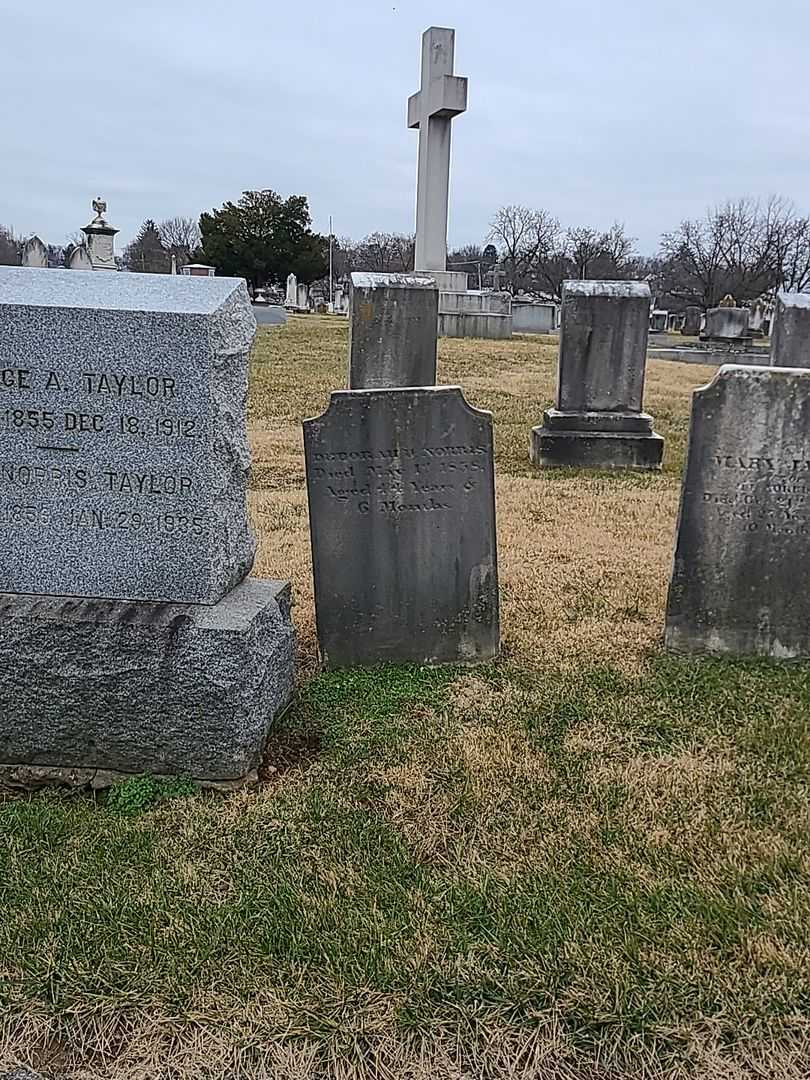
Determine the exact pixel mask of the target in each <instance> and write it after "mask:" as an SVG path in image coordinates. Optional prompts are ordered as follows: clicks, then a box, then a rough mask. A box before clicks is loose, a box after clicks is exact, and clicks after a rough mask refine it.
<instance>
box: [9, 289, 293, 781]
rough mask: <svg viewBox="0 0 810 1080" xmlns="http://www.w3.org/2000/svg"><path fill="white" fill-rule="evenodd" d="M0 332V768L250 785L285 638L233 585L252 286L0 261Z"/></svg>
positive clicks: (243, 549)
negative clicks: (247, 779) (0, 548)
mask: <svg viewBox="0 0 810 1080" xmlns="http://www.w3.org/2000/svg"><path fill="white" fill-rule="evenodd" d="M0 328H2V333H0V386H1V387H2V389H1V390H0V433H2V442H0V534H1V535H2V537H3V543H4V558H3V565H2V569H0V590H2V594H0V606H2V616H0V644H2V648H3V652H4V656H5V658H6V663H5V664H4V665H3V667H2V669H0V710H2V713H3V715H4V716H5V717H6V722H5V723H4V725H3V727H2V729H0V764H2V765H3V766H4V767H5V768H4V769H3V770H2V771H3V774H4V775H5V776H6V778H8V777H9V776H11V778H12V779H20V777H22V779H23V780H24V779H25V778H26V777H28V776H31V775H34V774H36V775H40V774H43V775H46V776H49V775H59V776H65V775H68V774H69V775H70V776H71V777H79V778H80V779H82V780H86V779H88V778H92V776H94V775H95V774H96V773H97V772H98V771H101V772H102V773H104V774H106V773H110V772H123V773H127V772H145V771H148V772H157V773H171V772H182V773H186V774H189V775H192V776H194V777H196V778H198V779H201V780H206V781H223V780H234V779H239V778H241V777H243V776H245V775H246V774H247V773H249V772H250V771H251V770H252V769H254V768H255V767H256V764H257V762H258V757H259V754H260V752H261V749H262V746H263V743H264V740H265V738H266V735H267V730H268V726H269V724H270V722H271V721H272V717H273V715H274V714H275V713H276V712H277V710H278V709H279V708H280V707H281V706H282V705H283V704H285V703H286V701H287V699H288V698H289V694H290V691H291V686H292V674H293V672H292V666H293V635H292V630H291V627H290V622H289V587H288V586H287V585H286V584H285V583H283V582H263V581H256V580H250V581H245V580H243V579H244V578H245V577H246V575H247V573H248V571H249V570H250V567H251V565H252V561H253V554H254V549H255V541H254V538H253V535H252V532H251V529H250V527H249V524H248V521H247V514H246V505H245V495H246V485H247V470H248V465H249V452H248V446H247V440H246V433H245V401H246V393H247V361H248V350H249V348H250V343H251V340H252V338H253V333H254V330H255V321H254V319H253V316H252V312H251V307H250V302H249V299H248V295H247V290H246V287H245V284H244V282H242V281H237V280H231V279H227V278H184V277H179V276H177V277H175V276H170V275H157V274H156V275H151V274H96V273H79V272H76V271H70V272H68V271H59V270H48V271H44V270H28V269H11V268H9V269H6V268H0ZM25 594H29V595H25ZM31 770H33V773H32V771H31Z"/></svg>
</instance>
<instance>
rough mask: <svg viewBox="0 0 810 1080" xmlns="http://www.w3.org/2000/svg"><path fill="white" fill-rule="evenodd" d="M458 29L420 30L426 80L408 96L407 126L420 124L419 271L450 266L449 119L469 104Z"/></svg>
mask: <svg viewBox="0 0 810 1080" xmlns="http://www.w3.org/2000/svg"><path fill="white" fill-rule="evenodd" d="M455 37H456V32H455V30H447V29H445V28H443V27H441V26H431V28H430V29H429V30H426V31H425V32H424V34H423V35H422V85H421V87H420V89H419V91H418V92H417V93H416V94H413V95H412V96H411V97H410V98H408V127H410V128H419V169H418V174H417V181H416V254H415V256H414V269H415V270H446V269H447V201H448V195H449V189H450V122H451V120H452V119H453V117H454V116H458V114H459V113H463V112H464V111H465V110H466V108H467V80H466V79H464V78H461V77H460V76H458V75H453V73H452V72H453V53H454V51H455Z"/></svg>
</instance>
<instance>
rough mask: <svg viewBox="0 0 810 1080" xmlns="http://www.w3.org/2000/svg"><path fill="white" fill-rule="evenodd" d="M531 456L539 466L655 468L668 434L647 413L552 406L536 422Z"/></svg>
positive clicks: (546, 467) (533, 430) (551, 467)
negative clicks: (654, 426)
mask: <svg viewBox="0 0 810 1080" xmlns="http://www.w3.org/2000/svg"><path fill="white" fill-rule="evenodd" d="M530 453H531V459H532V461H533V462H534V464H535V465H539V466H540V467H541V468H545V469H554V468H580V469H631V470H640V471H651V470H652V471H657V470H659V469H660V468H661V461H662V458H663V455H664V440H663V438H662V437H661V436H660V435H658V434H657V433H656V432H654V431H653V429H652V417H651V416H650V415H649V414H648V413H641V412H639V413H635V412H627V413H619V412H612V413H610V412H565V411H561V410H559V409H548V410H547V411H546V412H545V413H544V414H543V425H542V427H536V428H532V441H531V450H530Z"/></svg>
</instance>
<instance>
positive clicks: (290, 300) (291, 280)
mask: <svg viewBox="0 0 810 1080" xmlns="http://www.w3.org/2000/svg"><path fill="white" fill-rule="evenodd" d="M284 303H285V305H286V306H287V307H296V306H297V304H298V281H297V279H296V277H295V274H288V275H287V293H286V295H285V298H284Z"/></svg>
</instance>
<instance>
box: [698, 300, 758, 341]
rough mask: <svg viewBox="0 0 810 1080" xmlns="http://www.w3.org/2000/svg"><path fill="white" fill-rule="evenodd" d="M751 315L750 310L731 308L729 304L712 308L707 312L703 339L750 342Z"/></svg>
mask: <svg viewBox="0 0 810 1080" xmlns="http://www.w3.org/2000/svg"><path fill="white" fill-rule="evenodd" d="M732 302H733V301H732ZM749 315H750V312H749V310H748V308H738V307H730V306H728V305H727V304H723V305H721V306H720V307H716V308H710V309H709V310H708V311H707V312H706V326H705V327H704V330H703V332H702V334H701V338H703V339H704V340H706V341H739V342H743V341H746V340H750V338H751V331H750V330H749V329H748V319H749Z"/></svg>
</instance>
